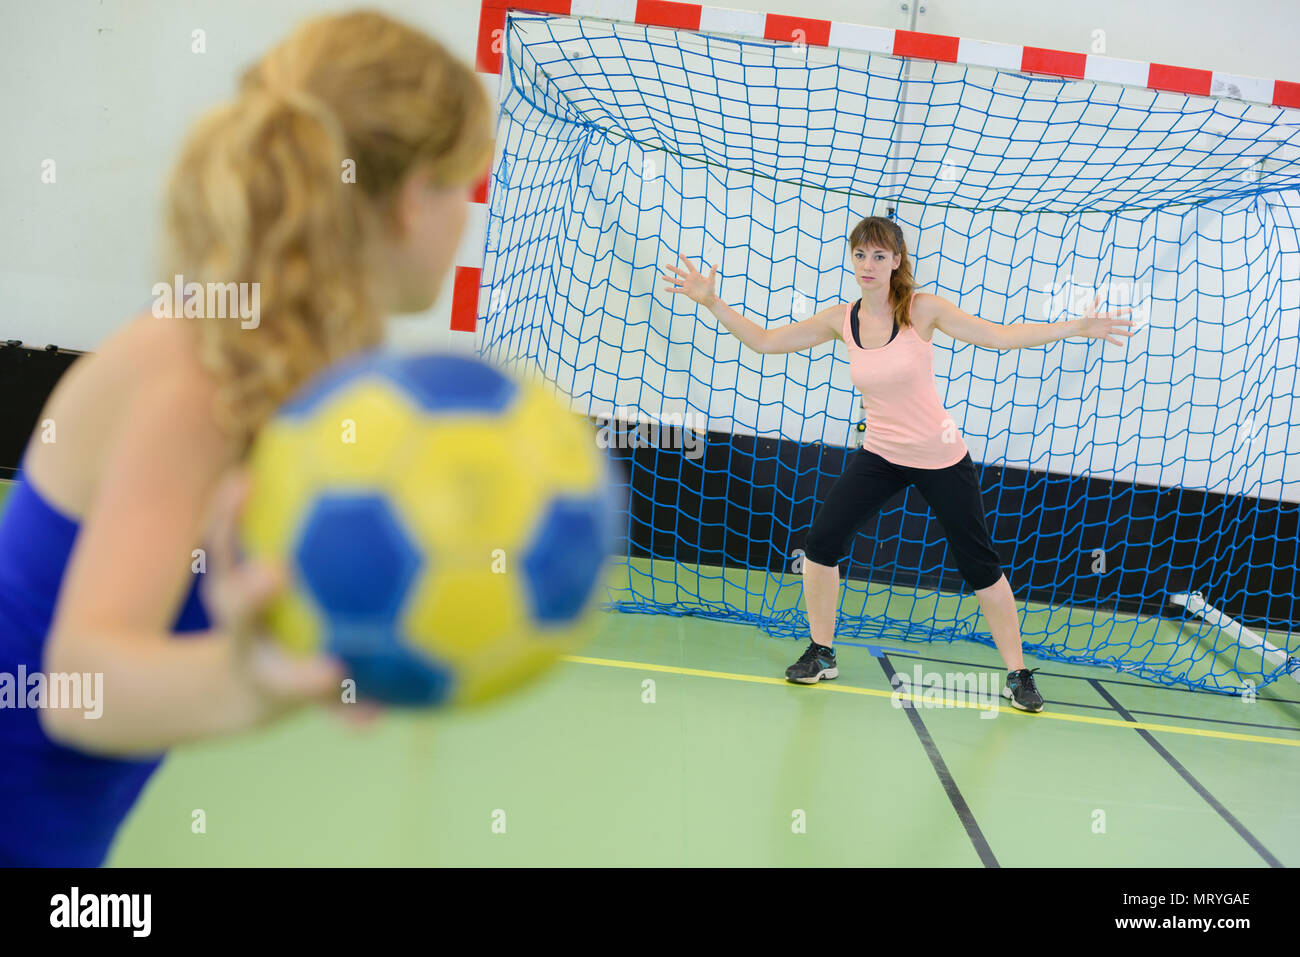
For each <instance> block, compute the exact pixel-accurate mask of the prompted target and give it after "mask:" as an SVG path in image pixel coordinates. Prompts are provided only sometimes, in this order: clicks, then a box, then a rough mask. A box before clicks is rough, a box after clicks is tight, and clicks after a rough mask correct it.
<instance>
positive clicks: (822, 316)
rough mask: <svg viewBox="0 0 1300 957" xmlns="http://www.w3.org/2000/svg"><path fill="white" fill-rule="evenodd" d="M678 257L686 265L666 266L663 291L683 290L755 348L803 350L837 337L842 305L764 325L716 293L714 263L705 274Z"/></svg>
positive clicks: (685, 259) (761, 350)
mask: <svg viewBox="0 0 1300 957" xmlns="http://www.w3.org/2000/svg"><path fill="white" fill-rule="evenodd" d="M678 258H680V259H681V261H682V265H683V266H684V267H685V268H684V269H679V268H677V267H676V266H664V267H663V270H664V272H663V276H662V278H663V280H664V282H666V283H669V285H667V286H665V287H664V292H671V293H680V294H681V295H684V296H686V297H687V298H689V299H691V300H692V301H694V302H697V303H699V304H700V305H701V306H704V308H706V309H708V310H709V312H711V313H713V315H714V317H715V318H716V319H717V320H718V322H720V323H721V324H722V326H723V327H724V328H725V329H726V330H727V331H728V332H730V333H731V334H732V335H733V336H735V337H736V338H737V339H739V340H740V341H741V342H743V343H744V344H745V345H747V346H749V348H751V349H753V350H754V351H755V352H758V353H762V354H764V355H770V354H774V353H785V352H802V351H803V350H804V349H811V348H812V347H813V346H818V345H821V344H822V343H823V342H829V341H830V340H831V339H834V338H837V335H838V333H837V331H836V327H835V323H834V319H835V317H836V316H837V315H838V314H839V313H840V312H841V311H842V310H843V308H844V307H843V306H831V307H829V308H827V309H823V310H822V311H821V312H818V313H816V314H815V315H813V316H810V317H809V318H807V319H804V320H802V321H801V322H792V323H790V324H788V325H784V326H779V327H777V328H775V329H764V328H763V327H762V326H760V325H759V324H758V323H756V322H754V321H752V320H750V319H746V318H745V317H744V316H742V315H741V314H740V313H738V312H737V311H736V310H735V309H732V308H731V307H730V306H728V305H727V304H726V303H725V302H723V301H722V300H721V299H719V298H718V296H717V295H716V294H715V293H714V291H713V283H714V280H715V279H716V278H717V275H718V267H717V266H714V267H712V268H711V269H710V270H709V274H708V275H707V276H705V275H704V274H703V273H701V272H699V271H697V270H696V269H695V267H694V266H692V265H691V263H690V260H688V259H687V258H686V257H685V256H681V255H680V254H679V257H678ZM670 273H671V275H670Z"/></svg>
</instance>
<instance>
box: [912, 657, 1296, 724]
mask: <svg viewBox="0 0 1300 957" xmlns="http://www.w3.org/2000/svg"><path fill="white" fill-rule="evenodd" d="M904 657H908V658H915V659H916V660H918V661H930V662H934V663H935V664H945V665H962V666H963V667H966V668H976V669H983V670H985V671H991V670H995V669H990V668H989V667H988V666H987V665H978V664H975V663H973V662H969V661H954V660H953V659H951V658H929V657H926V656H925V655H910V654H909V655H905V656H904ZM1040 674H1041V675H1043V676H1044V677H1048V678H1076V679H1077V680H1079V681H1102V680H1103V679H1101V678H1088V677H1085V676H1082V675H1062V674H1057V673H1055V672H1051V671H1042V672H1040ZM1111 683H1112V684H1122V685H1123V686H1124V687H1132V688H1147V687H1148V685H1142V684H1134V683H1132V682H1111ZM947 690H951V689H947ZM1040 690H1041V689H1040ZM1171 690H1174V691H1177V690H1179V689H1177V688H1174V689H1171ZM1189 693H1191V694H1194V693H1195V692H1189ZM1046 702H1047V703H1048V704H1050V705H1052V706H1053V707H1062V708H1081V709H1083V710H1085V711H1087V710H1090V711H1111V710H1113V709H1112V708H1111V707H1110V705H1105V704H1091V703H1088V702H1083V701H1066V700H1065V699H1064V698H1057V697H1055V696H1052V697H1049V698H1047V699H1046ZM1129 714H1140V715H1145V716H1146V717H1149V718H1174V719H1176V720H1179V721H1200V722H1202V723H1204V724H1227V725H1232V726H1233V727H1236V728H1259V729H1260V730H1262V731H1290V732H1291V733H1292V734H1300V728H1297V727H1296V726H1295V725H1291V724H1263V723H1261V722H1259V721H1233V720H1232V719H1230V718H1211V717H1208V716H1206V715H1198V714H1185V713H1173V712H1169V711H1142V710H1138V709H1134V710H1133V711H1130V712H1129Z"/></svg>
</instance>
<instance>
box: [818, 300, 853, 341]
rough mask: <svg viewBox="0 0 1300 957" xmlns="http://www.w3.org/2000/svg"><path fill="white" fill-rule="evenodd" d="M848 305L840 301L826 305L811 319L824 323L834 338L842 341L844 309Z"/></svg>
mask: <svg viewBox="0 0 1300 957" xmlns="http://www.w3.org/2000/svg"><path fill="white" fill-rule="evenodd" d="M848 307H849V304H848V303H847V302H840V303H836V304H835V305H833V306H827V307H826V308H825V309H822V310H820V311H819V312H818V313H817V314H816V315H815V316H813V319H815V320H817V321H818V322H820V323H821V324H822V325H824V326H825V327H826V328H827V329H829V330H830V332H831V334H832V335H834V336H835V338H836V339H839V340H840V341H841V342H843V341H844V310H845V309H847V308H848Z"/></svg>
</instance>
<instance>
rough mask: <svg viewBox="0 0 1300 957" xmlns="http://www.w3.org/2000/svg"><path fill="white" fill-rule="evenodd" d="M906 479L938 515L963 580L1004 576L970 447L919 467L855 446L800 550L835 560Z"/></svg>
mask: <svg viewBox="0 0 1300 957" xmlns="http://www.w3.org/2000/svg"><path fill="white" fill-rule="evenodd" d="M909 485H915V486H916V487H917V489H918V490H919V491H920V493H921V495H922V497H923V498H924V499H925V501H926V504H928V505H929V506H930V509H931V511H933V512H934V514H935V517H936V518H938V520H939V525H940V526H942V528H943V530H944V534H946V535H947V536H948V550H949V551H950V552H951V553H952V557H953V561H954V562H955V563H956V565H957V568H958V570H959V571H960V572H961V575H962V578H964V579H965V580H966V584H968V585H969V586H970V587H971V588H972V589H975V590H978V589H981V588H988V587H989V586H990V585H992V584H995V583H996V582H997V581H998V579H1000V578H1001V577H1002V562H1001V559H1000V558H999V557H998V553H997V550H996V549H995V548H994V547H993V539H992V537H991V536H990V535H989V530H988V525H987V524H985V519H984V501H983V499H981V498H980V485H979V477H978V476H977V475H976V474H975V463H974V462H972V461H971V457H970V453H969V452H967V453H966V457H965V458H963V459H962V460H961V461H960V462H957V463H956V464H955V465H949V466H948V467H947V468H942V469H918V468H912V467H910V466H907V465H895V464H894V463H893V462H890V461H889V460H888V459H886V458H883V457H882V456H879V455H877V454H876V453H875V452H871V451H869V450H867V449H864V448H859V449H858V450H857V451H856V452H854V453H853V455H851V456H850V457H849V464H848V467H847V468H845V470H844V474H843V475H841V476H840V477H839V478H838V479H836V480H835V484H834V485H832V486H831V490H830V492H829V493H828V494H827V496H826V501H825V502H823V503H822V505H821V508H820V509H818V511H817V514H816V515H815V516H813V523H812V528H810V529H809V530H808V538H807V540H806V541H805V543H804V555H805V556H806V557H807V558H808V560H809V561H812V562H815V563H816V564H818V565H839V563H840V562H841V561H842V560H843V559H845V558H847V557H848V555H849V552H850V551H851V549H852V544H853V537H854V536H855V535H857V534H858V530H859V529H860V528H862V526H863V525H865V524H866V523H867V522H868V520H870V518H871V517H872V516H873V515H875V514H876V513H877V512H878V511H880V508H881V506H883V505H884V504H885V502H887V501H888V500H889V499H890V498H892V497H893V495H894V493H896V492H898V491H900V490H902V489H905V488H907V487H908V486H909Z"/></svg>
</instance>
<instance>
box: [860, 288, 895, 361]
mask: <svg viewBox="0 0 1300 957" xmlns="http://www.w3.org/2000/svg"><path fill="white" fill-rule="evenodd" d="M860 305H862V300H861V299H859V300H858V301H857V302H855V303H854V304H853V309H852V310H851V311H850V312H849V325H851V326H852V327H853V341H854V342H856V343H857V344H858V348H859V349H861V348H862V335H861V333H859V332H858V306H860ZM896 335H898V317H897V316H895V317H894V331H893V332H891V333H890V334H889V342H893V341H894V336H896ZM889 342H886V343H885V345H886V346H887V345H889ZM881 348H884V346H882V347H881Z"/></svg>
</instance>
